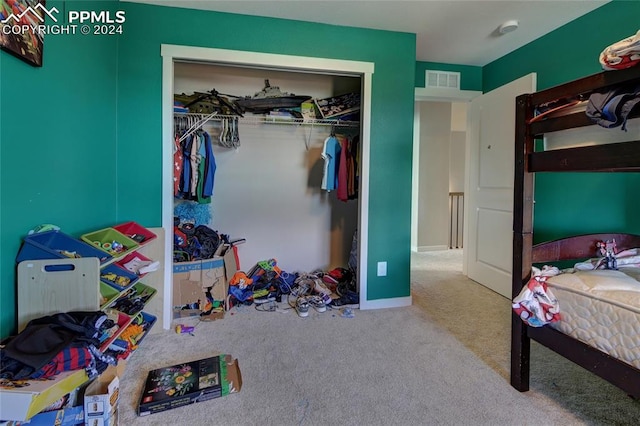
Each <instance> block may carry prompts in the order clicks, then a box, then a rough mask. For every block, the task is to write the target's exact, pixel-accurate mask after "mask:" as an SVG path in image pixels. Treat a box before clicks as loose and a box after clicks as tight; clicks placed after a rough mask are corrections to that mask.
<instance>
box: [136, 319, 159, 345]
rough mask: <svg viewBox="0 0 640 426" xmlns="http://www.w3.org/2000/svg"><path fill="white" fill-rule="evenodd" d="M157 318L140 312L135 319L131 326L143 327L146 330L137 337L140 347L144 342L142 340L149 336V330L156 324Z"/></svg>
mask: <svg viewBox="0 0 640 426" xmlns="http://www.w3.org/2000/svg"><path fill="white" fill-rule="evenodd" d="M156 320H157V318H156V317H155V316H154V315H151V314H148V313H146V312H144V311H143V312H140V313H139V314H138V315H136V316H135V317H134V318H133V321H132V322H131V324H136V325H141V326H142V327H143V328H144V332H142V334H140V335H139V336H137V337H136V345H139V344H140V342H142V339H144V338H145V336H146V335H147V334H149V330H151V327H153V325H154V324H155V323H156Z"/></svg>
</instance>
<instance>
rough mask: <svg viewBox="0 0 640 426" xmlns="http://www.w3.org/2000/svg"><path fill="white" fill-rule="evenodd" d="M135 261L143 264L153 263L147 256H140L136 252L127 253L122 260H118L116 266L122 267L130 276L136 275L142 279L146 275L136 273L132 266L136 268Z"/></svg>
mask: <svg viewBox="0 0 640 426" xmlns="http://www.w3.org/2000/svg"><path fill="white" fill-rule="evenodd" d="M136 259H137V260H139V261H142V262H145V263H152V262H153V261H152V260H151V259H149V258H148V257H147V256H145V255H143V254H140V253H138V252H137V251H134V252H133V253H129V254H128V255H126V256H125V257H124V258H122V259H120V260H118V262H117V265H118V266H120V267H122V268H123V269H127V270H128V271H129V272H131V273H132V274H137V276H138V277H140V278H142V277H144V276H145V275H147V274H146V273H144V274H139V273H137V269H136V268H134V267H133V266H136V264H135V260H136ZM127 266H129V267H130V268H131V269H129V268H127Z"/></svg>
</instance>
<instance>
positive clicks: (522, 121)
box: [511, 66, 640, 399]
mask: <svg viewBox="0 0 640 426" xmlns="http://www.w3.org/2000/svg"><path fill="white" fill-rule="evenodd" d="M634 81H635V82H640V66H636V67H633V68H629V69H626V70H619V71H606V72H601V73H598V74H594V75H591V76H588V77H584V78H581V79H578V80H575V81H572V82H569V83H565V84H561V85H559V86H556V87H552V88H550V89H546V90H542V91H539V92H536V93H532V94H524V95H521V96H518V97H517V99H516V140H515V144H516V147H515V148H516V149H515V180H514V209H513V231H514V235H513V274H512V297H516V296H517V295H518V294H519V293H520V291H521V290H522V288H523V286H524V285H526V283H527V282H528V281H529V279H530V277H531V266H532V264H533V263H543V262H552V261H558V260H569V259H580V258H582V259H584V258H587V257H595V242H596V241H605V240H607V239H611V238H615V240H616V244H617V246H618V249H624V248H631V247H640V236H637V235H628V234H591V235H583V236H578V237H570V238H565V239H561V240H556V241H552V242H548V243H542V244H538V245H536V246H534V245H533V195H534V191H533V176H534V173H536V172H564V171H566V172H581V171H582V172H594V171H596V172H639V171H640V139H639V140H634V141H629V142H621V143H611V144H606V145H595V146H583V147H576V148H565V149H557V150H549V151H539V152H536V151H535V149H534V140H535V139H536V138H540V137H542V135H544V134H545V133H548V132H555V131H560V130H565V129H571V128H577V127H583V126H590V125H594V123H593V122H592V121H591V120H590V119H589V118H588V117H587V116H586V114H585V113H584V112H576V113H571V114H567V115H565V116H559V117H554V118H551V117H550V118H547V119H545V120H540V121H534V122H530V120H531V119H532V118H533V117H534V108H535V107H536V106H537V105H540V104H542V103H545V102H550V101H554V100H557V99H563V98H568V97H575V96H581V97H582V98H583V99H588V97H589V95H590V94H591V93H592V92H594V91H597V90H599V89H604V88H607V87H611V86H615V85H618V84H623V83H631V82H634ZM639 109H640V108H636V109H635V110H634V111H632V113H631V114H630V116H629V118H636V117H640V111H639ZM611 131H621V130H620V129H619V128H617V129H612V130H611ZM638 136H639V135H630V137H632V138H633V137H638ZM589 247H593V248H594V250H593V251H592V252H591V253H586V251H587V250H588V248H589ZM531 339H533V340H535V341H537V342H539V343H541V344H542V345H544V346H546V347H548V348H550V349H551V350H553V351H555V352H557V353H558V354H560V355H562V356H563V357H565V358H567V359H569V360H571V361H573V362H574V363H576V364H578V365H580V366H581V367H583V368H585V369H587V370H589V371H591V372H593V373H594V374H597V375H598V376H600V377H602V378H603V379H605V380H606V381H608V382H610V383H612V384H614V385H616V386H618V387H619V388H621V389H622V390H623V391H625V392H626V393H627V394H629V395H630V396H632V397H634V398H636V399H640V370H638V369H636V368H634V367H632V366H631V365H629V364H627V363H625V362H622V361H619V360H617V359H615V358H613V357H611V356H609V355H607V354H605V353H604V352H602V351H600V350H598V349H595V348H593V347H591V346H589V345H587V344H585V343H582V342H581V341H579V340H576V339H573V338H572V337H569V336H567V335H565V334H563V333H561V332H559V331H557V330H555V329H553V328H551V327H548V326H545V327H539V328H536V327H530V326H528V325H526V324H525V323H524V322H523V321H522V320H521V319H520V318H519V317H518V315H516V314H515V313H513V312H512V319H511V385H512V386H513V387H514V388H516V389H517V390H519V391H521V392H524V391H527V390H529V372H530V371H529V367H530V364H529V363H530V341H531Z"/></svg>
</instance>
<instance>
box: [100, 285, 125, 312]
mask: <svg viewBox="0 0 640 426" xmlns="http://www.w3.org/2000/svg"><path fill="white" fill-rule="evenodd" d="M118 296H120V292H119V291H118V290H116V289H115V288H113V287H111V286H110V285H109V284H105V283H103V282H102V281H100V309H104V308H106V307H108V306H109V305H111V304H112V303H113V302H114V301H115V300H116V299H117V298H118Z"/></svg>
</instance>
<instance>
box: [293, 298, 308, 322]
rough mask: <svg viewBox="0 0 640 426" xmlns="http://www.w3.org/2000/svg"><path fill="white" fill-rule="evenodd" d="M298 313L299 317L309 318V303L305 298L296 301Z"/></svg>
mask: <svg viewBox="0 0 640 426" xmlns="http://www.w3.org/2000/svg"><path fill="white" fill-rule="evenodd" d="M296 312H298V316H300V317H302V318H304V317H308V316H309V302H307V299H306V298H305V297H298V298H297V299H296Z"/></svg>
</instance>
